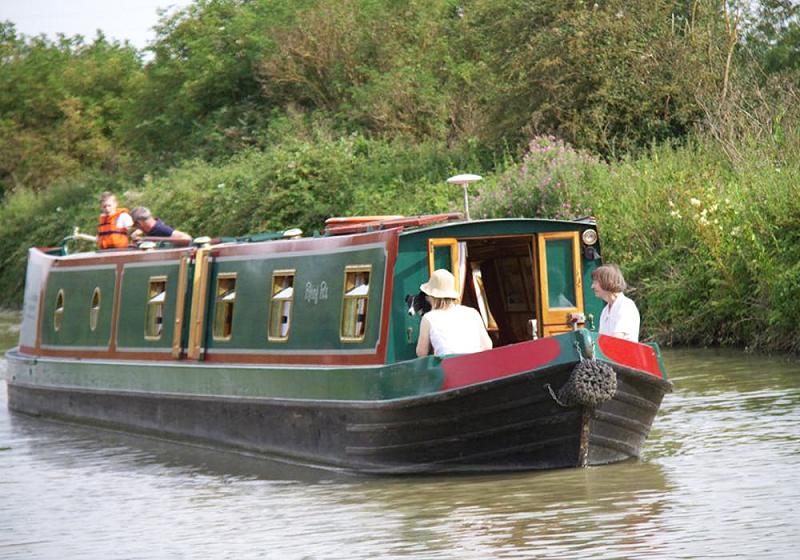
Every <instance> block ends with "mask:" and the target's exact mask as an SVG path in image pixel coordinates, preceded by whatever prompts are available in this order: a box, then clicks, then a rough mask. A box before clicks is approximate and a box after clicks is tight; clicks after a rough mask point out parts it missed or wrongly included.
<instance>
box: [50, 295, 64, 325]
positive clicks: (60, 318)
mask: <svg viewBox="0 0 800 560" xmlns="http://www.w3.org/2000/svg"><path fill="white" fill-rule="evenodd" d="M63 322H64V290H58V295H57V296H56V308H55V310H54V311H53V330H55V331H56V332H58V331H60V330H61V324H62V323H63Z"/></svg>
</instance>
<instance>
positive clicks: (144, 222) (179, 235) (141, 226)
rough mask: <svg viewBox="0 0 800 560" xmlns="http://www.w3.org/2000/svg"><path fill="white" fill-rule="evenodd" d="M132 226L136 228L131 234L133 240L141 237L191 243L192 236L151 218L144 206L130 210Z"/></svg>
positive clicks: (148, 210) (151, 215)
mask: <svg viewBox="0 0 800 560" xmlns="http://www.w3.org/2000/svg"><path fill="white" fill-rule="evenodd" d="M131 217H132V218H133V224H134V225H135V226H136V227H137V228H138V229H136V231H134V232H133V233H132V234H131V237H132V238H133V239H134V240H137V239H141V238H142V237H165V238H167V239H169V240H170V241H191V240H192V236H191V235H189V234H188V233H184V232H182V231H178V230H177V229H174V228H171V227H170V226H168V225H167V224H165V223H164V222H162V221H161V220H159V219H158V218H153V214H152V213H151V212H150V209H148V208H145V207H144V206H137V207H136V208H134V209H133V210H131Z"/></svg>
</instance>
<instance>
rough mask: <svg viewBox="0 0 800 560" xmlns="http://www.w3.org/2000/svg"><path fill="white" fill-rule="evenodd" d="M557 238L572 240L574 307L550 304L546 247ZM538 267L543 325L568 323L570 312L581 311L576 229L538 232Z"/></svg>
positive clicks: (579, 258) (578, 237)
mask: <svg viewBox="0 0 800 560" xmlns="http://www.w3.org/2000/svg"><path fill="white" fill-rule="evenodd" d="M557 239H568V240H571V241H572V270H573V278H572V282H573V286H574V288H575V304H576V305H575V306H574V307H558V308H553V307H551V306H550V301H549V297H550V296H549V290H548V281H547V249H546V245H547V242H548V241H552V240H557ZM538 249H539V253H538V262H537V264H538V267H539V280H540V291H539V296H540V298H541V302H542V303H541V305H542V322H543V323H544V325H568V324H569V323H568V320H569V314H570V313H582V312H583V280H582V276H581V251H580V249H581V246H580V236H579V234H578V232H577V231H562V232H550V233H540V234H539V236H538ZM545 336H546V335H545Z"/></svg>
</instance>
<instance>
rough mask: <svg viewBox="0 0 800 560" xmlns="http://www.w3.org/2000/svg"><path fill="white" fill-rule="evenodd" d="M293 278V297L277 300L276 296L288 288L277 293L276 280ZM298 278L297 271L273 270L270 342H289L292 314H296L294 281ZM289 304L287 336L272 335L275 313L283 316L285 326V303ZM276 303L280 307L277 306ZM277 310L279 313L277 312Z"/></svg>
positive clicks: (268, 328) (270, 298)
mask: <svg viewBox="0 0 800 560" xmlns="http://www.w3.org/2000/svg"><path fill="white" fill-rule="evenodd" d="M279 277H280V278H291V279H292V282H291V288H292V296H291V297H290V298H287V299H275V296H276V295H278V294H279V293H281V292H282V291H283V290H285V289H286V288H282V289H280V290H279V291H277V292H276V291H275V280H276V278H279ZM296 277H297V270H296V269H294V268H292V269H280V270H273V271H272V276H271V285H270V296H269V312H268V316H267V340H268V341H270V342H287V341H288V340H289V336H290V335H291V332H292V314H293V313H294V295H295V285H294V281H295V278H296ZM287 302H288V303H289V311H288V313H287V314H286V315H285V316H286V334H285V335H274V334H273V333H272V324H273V323H272V317H273V313H275V312H278V313H280V314H281V322H280V323H279V324H280V325H282V324H283V317H284V315H283V305H284V304H285V303H287ZM276 303H278V304H279V305H277V306H276ZM276 310H277V311H276Z"/></svg>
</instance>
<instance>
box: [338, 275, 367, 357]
mask: <svg viewBox="0 0 800 560" xmlns="http://www.w3.org/2000/svg"><path fill="white" fill-rule="evenodd" d="M359 272H366V273H367V284H366V285H367V293H366V294H365V295H355V296H352V295H347V292H348V289H347V276H348V274H357V273H359ZM371 283H372V265H371V264H358V265H348V266H345V267H344V282H343V284H342V311H341V317H340V321H339V340H341V341H342V342H363V341H364V339H365V338H366V336H367V313H368V311H369V292H370V285H371ZM361 285H362V286H363V284H361ZM357 287H358V286H353V288H351V290H354V289H355V288H357ZM354 299H355V300H364V312H363V315H364V321H363V327H362V332H361V334H360V335H359V336H350V335H346V334H345V332H344V326H345V318H346V315H345V312H346V310H347V304H348V301H350V300H354ZM355 310H356V321H355V322H354V324H357V323H358V315H359V313H358V303H356V306H355Z"/></svg>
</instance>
